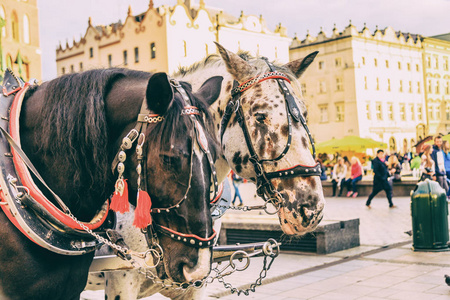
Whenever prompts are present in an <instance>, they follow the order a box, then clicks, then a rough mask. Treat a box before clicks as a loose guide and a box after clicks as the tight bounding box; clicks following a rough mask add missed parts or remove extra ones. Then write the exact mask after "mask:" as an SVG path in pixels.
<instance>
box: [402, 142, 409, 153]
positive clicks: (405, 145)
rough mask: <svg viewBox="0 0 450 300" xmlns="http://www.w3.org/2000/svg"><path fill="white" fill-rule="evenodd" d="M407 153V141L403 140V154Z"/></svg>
mask: <svg viewBox="0 0 450 300" xmlns="http://www.w3.org/2000/svg"><path fill="white" fill-rule="evenodd" d="M406 152H408V140H407V139H403V153H406Z"/></svg>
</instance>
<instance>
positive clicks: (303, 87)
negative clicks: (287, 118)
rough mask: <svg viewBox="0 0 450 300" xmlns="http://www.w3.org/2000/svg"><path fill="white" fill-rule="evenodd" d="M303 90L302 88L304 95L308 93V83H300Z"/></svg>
mask: <svg viewBox="0 0 450 300" xmlns="http://www.w3.org/2000/svg"><path fill="white" fill-rule="evenodd" d="M300 87H301V90H302V95H306V83H302V84H300Z"/></svg>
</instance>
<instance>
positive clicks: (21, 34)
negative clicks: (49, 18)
mask: <svg viewBox="0 0 450 300" xmlns="http://www.w3.org/2000/svg"><path fill="white" fill-rule="evenodd" d="M36 1H37V0H2V1H1V3H0V31H1V33H0V73H1V74H3V71H4V70H5V69H6V68H7V67H9V68H12V69H13V70H14V71H15V72H16V73H17V74H19V75H20V76H21V77H22V78H24V79H25V80H29V79H30V78H36V79H38V80H41V77H42V71H41V49H40V46H39V26H38V9H37V3H36Z"/></svg>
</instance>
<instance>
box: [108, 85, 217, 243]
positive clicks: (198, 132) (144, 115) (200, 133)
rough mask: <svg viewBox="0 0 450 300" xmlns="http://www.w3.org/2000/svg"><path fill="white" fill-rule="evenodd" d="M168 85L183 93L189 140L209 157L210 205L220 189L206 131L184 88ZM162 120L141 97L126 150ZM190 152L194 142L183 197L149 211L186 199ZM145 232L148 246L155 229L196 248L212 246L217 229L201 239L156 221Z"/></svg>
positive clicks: (167, 210)
mask: <svg viewBox="0 0 450 300" xmlns="http://www.w3.org/2000/svg"><path fill="white" fill-rule="evenodd" d="M170 84H171V86H172V87H173V88H174V89H175V90H176V92H178V93H179V94H180V95H181V96H182V98H183V101H184V103H185V107H184V108H183V110H182V112H181V116H187V117H190V119H191V120H192V124H193V134H192V136H191V137H192V140H193V141H194V140H195V141H197V144H198V145H199V148H200V149H201V150H202V151H203V152H204V154H205V155H206V157H207V159H208V163H209V165H210V168H211V176H212V180H213V182H214V184H213V185H214V196H213V198H212V201H211V203H212V204H213V203H214V202H216V201H217V198H218V197H219V193H220V191H221V189H220V188H219V184H218V181H217V172H216V168H215V165H214V160H213V158H212V155H211V152H210V150H209V145H208V140H207V137H206V135H205V131H204V129H203V127H202V126H201V124H200V122H199V121H198V120H197V119H196V116H201V112H200V111H199V110H198V108H197V107H195V106H192V103H191V100H190V98H189V96H188V95H187V93H186V91H185V90H184V88H183V87H182V86H181V85H180V84H179V83H178V81H176V80H174V79H171V81H170ZM163 120H164V116H161V115H157V114H151V113H150V110H149V109H148V108H147V105H146V102H145V100H144V101H143V103H142V106H141V110H140V112H139V115H138V119H137V124H136V126H135V128H134V129H132V130H131V131H130V132H129V133H128V134H127V135H126V137H125V138H129V140H128V142H127V143H128V145H127V148H126V149H127V150H128V149H131V147H132V145H133V143H134V142H135V141H136V139H137V137H138V136H140V135H141V134H145V132H146V130H147V126H148V125H149V124H157V123H159V122H162V121H163ZM124 140H125V139H124ZM122 145H123V144H122ZM121 148H122V147H121ZM119 153H120V152H119ZM119 153H118V154H117V155H116V158H115V159H114V161H113V164H112V171H113V173H114V170H115V169H116V167H117V165H118V164H119V159H118V156H119ZM145 153H146V151H145V150H144V151H143V153H142V155H141V157H140V158H139V159H140V160H141V161H142V164H143V166H142V169H143V170H142V171H143V174H144V176H143V179H142V180H143V183H144V186H143V188H144V189H145V191H148V189H147V181H146V175H145V171H146V169H147V165H146V162H147V160H146V159H145ZM193 155H194V145H192V149H191V165H190V171H189V182H188V188H187V190H186V192H185V193H184V196H183V197H182V198H181V199H180V200H179V201H177V202H176V203H175V204H173V205H171V206H168V207H160V208H154V207H151V213H156V214H160V213H170V212H171V211H173V210H176V209H178V208H179V207H180V206H181V205H182V204H183V202H184V201H185V200H186V199H187V197H188V193H189V190H190V188H191V179H192V172H193V166H192V163H193V159H192V158H193ZM146 231H147V232H148V234H147V235H146V237H147V242H148V243H149V245H150V247H151V246H152V245H155V244H157V243H158V242H157V235H156V232H159V233H161V234H164V235H166V236H169V237H170V238H171V239H173V240H175V241H180V242H182V243H184V244H186V245H188V246H191V247H198V248H207V247H212V246H213V242H212V241H213V239H214V238H215V237H216V235H217V234H216V232H215V231H214V230H213V234H212V235H211V236H209V237H206V238H202V237H199V236H198V235H195V234H191V233H181V232H178V231H176V230H173V229H170V228H168V227H165V226H162V225H159V224H155V223H154V222H151V223H150V224H149V225H148V226H147V228H146Z"/></svg>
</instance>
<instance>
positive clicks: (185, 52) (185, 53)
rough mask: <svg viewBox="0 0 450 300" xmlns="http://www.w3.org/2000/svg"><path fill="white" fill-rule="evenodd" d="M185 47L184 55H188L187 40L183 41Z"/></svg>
mask: <svg viewBox="0 0 450 300" xmlns="http://www.w3.org/2000/svg"><path fill="white" fill-rule="evenodd" d="M183 49H184V57H187V44H186V41H183Z"/></svg>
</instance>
